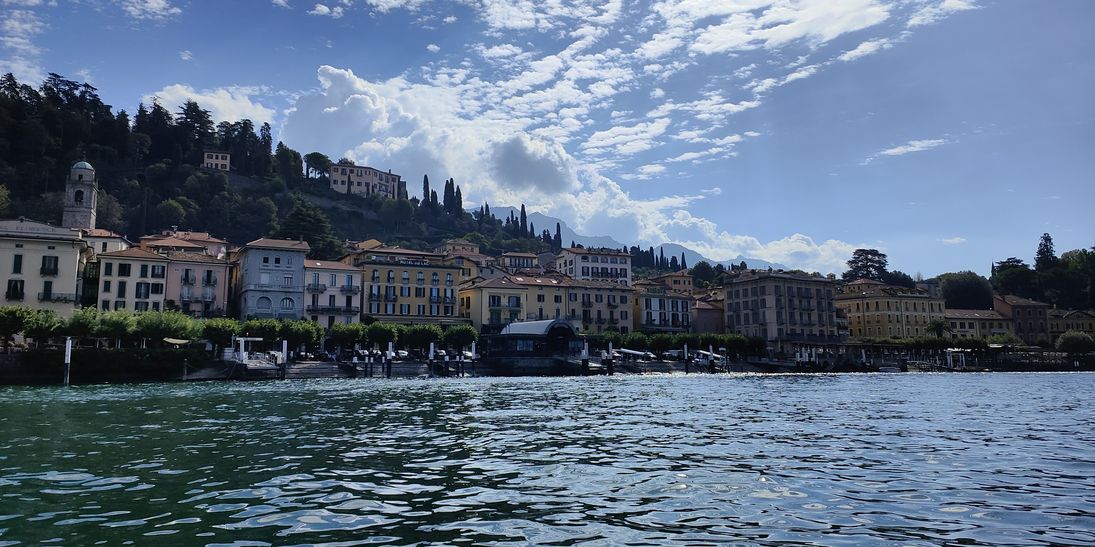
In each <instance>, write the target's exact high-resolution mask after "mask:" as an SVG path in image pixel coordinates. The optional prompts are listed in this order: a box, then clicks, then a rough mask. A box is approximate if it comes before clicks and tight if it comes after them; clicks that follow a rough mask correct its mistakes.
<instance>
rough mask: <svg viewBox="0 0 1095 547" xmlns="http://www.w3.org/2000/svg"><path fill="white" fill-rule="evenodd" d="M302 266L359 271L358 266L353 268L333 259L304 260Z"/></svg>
mask: <svg viewBox="0 0 1095 547" xmlns="http://www.w3.org/2000/svg"><path fill="white" fill-rule="evenodd" d="M304 267H305V268H321V269H324V270H347V271H351V272H356V271H360V270H359V269H358V268H355V267H353V266H351V265H349V264H344V263H342V262H337V261H334V260H305V261H304Z"/></svg>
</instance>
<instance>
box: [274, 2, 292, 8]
mask: <svg viewBox="0 0 1095 547" xmlns="http://www.w3.org/2000/svg"><path fill="white" fill-rule="evenodd" d="M270 1H271V3H273V4H274V5H275V6H277V7H279V8H285V9H292V8H291V7H290V6H289V0H270Z"/></svg>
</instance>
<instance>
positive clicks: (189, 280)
mask: <svg viewBox="0 0 1095 547" xmlns="http://www.w3.org/2000/svg"><path fill="white" fill-rule="evenodd" d="M180 278H181V280H182V284H183V285H193V284H194V283H196V282H197V280H198V279H197V277H195V276H194V274H190V275H187V274H182V276H180Z"/></svg>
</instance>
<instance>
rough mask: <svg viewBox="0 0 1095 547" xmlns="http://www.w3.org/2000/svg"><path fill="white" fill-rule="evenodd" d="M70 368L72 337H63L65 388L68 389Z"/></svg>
mask: <svg viewBox="0 0 1095 547" xmlns="http://www.w3.org/2000/svg"><path fill="white" fill-rule="evenodd" d="M71 368H72V337H71V336H66V337H65V387H68V379H69V370H70V369H71Z"/></svg>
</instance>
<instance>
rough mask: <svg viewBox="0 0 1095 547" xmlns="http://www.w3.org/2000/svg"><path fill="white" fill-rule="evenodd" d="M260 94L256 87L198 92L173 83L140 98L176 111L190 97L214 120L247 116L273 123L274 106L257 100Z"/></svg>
mask: <svg viewBox="0 0 1095 547" xmlns="http://www.w3.org/2000/svg"><path fill="white" fill-rule="evenodd" d="M261 95H262V89H261V88H258V87H245V86H229V87H221V88H216V89H203V90H201V91H198V90H196V89H194V88H193V87H190V86H188V85H185V84H174V85H169V86H167V87H164V88H163V89H161V90H159V91H156V92H154V93H149V94H148V95H145V96H144V97H143V98H142V100H143V101H144V102H146V103H151V102H152V100H153V98H156V99H158V100H159V101H160V104H162V105H163V106H164V107H166V108H167V109H168V110H170V111H172V112H175V111H177V110H178V108H177V107H179V106H182V104H183V103H184V102H186V101H187V100H188V99H189V100H193V101H195V102H197V103H198V105H199V106H201V107H202V108H204V109H206V110H208V111H209V113H210V115H212V116H213V119H214V120H215V121H217V122H222V121H228V122H235V121H239V120H242V119H245V118H246V119H249V120H251V121H252V122H255V125H260V124H262V123H270V122H273V121H274V115H275V113H276V112H275V110H274V109H273V108H270V107H267V106H265V105H263V104H262V103H260V102H258V101H257V99H258V97H259V96H261Z"/></svg>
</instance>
